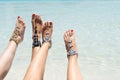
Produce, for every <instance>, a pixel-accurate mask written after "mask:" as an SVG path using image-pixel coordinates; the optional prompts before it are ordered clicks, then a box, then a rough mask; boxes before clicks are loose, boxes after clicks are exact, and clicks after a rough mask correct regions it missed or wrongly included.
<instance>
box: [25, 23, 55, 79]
mask: <svg viewBox="0 0 120 80" xmlns="http://www.w3.org/2000/svg"><path fill="white" fill-rule="evenodd" d="M52 31H53V24H52V23H51V22H46V23H45V24H44V26H43V31H42V39H43V44H42V46H41V48H40V49H39V51H38V53H37V54H36V56H35V57H34V58H33V60H32V62H31V64H30V65H29V67H28V70H27V72H26V75H25V77H24V80H43V76H44V70H45V63H46V59H47V55H48V50H49V48H50V47H51V37H52Z"/></svg>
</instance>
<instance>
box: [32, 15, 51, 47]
mask: <svg viewBox="0 0 120 80" xmlns="http://www.w3.org/2000/svg"><path fill="white" fill-rule="evenodd" d="M31 22H32V39H33V46H35V45H36V43H40V38H41V35H42V42H43V43H44V42H49V43H51V37H52V32H53V23H52V22H45V23H44V24H43V22H42V19H41V17H40V16H39V15H36V14H33V15H32V20H31ZM50 45H51V44H50ZM50 45H49V47H50ZM37 46H38V45H37Z"/></svg>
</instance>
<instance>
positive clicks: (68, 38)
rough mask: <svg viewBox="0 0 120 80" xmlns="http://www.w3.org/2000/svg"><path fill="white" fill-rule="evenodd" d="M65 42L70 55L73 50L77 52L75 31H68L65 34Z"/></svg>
mask: <svg viewBox="0 0 120 80" xmlns="http://www.w3.org/2000/svg"><path fill="white" fill-rule="evenodd" d="M64 42H65V46H66V50H67V52H68V53H69V51H70V50H71V49H72V50H74V51H77V45H76V39H75V32H74V30H68V31H66V32H65V33H64Z"/></svg>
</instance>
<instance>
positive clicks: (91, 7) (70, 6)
mask: <svg viewBox="0 0 120 80" xmlns="http://www.w3.org/2000/svg"><path fill="white" fill-rule="evenodd" d="M119 8H120V1H77V2H74V1H71V2H67V1H66V2H62V1H59V2H47V1H46V2H44V1H43V2H39V1H38V2H34V1H33V2H28V1H26V2H22V1H20V2H15V1H13V2H0V45H1V47H0V54H1V53H2V52H3V51H4V49H5V48H6V46H7V44H8V40H9V37H10V35H11V33H12V31H13V29H14V26H15V22H16V18H17V16H18V15H20V16H21V17H22V18H23V19H24V20H25V22H26V32H25V38H24V41H23V42H22V43H21V44H20V45H19V47H18V49H17V52H16V56H15V58H14V61H13V64H12V67H11V69H10V71H9V73H8V75H7V76H6V78H5V80H22V79H23V77H24V75H25V72H26V69H27V67H28V65H29V63H30V58H31V51H32V50H31V49H32V48H31V47H32V45H31V44H32V39H31V33H32V30H31V15H32V14H33V13H36V14H40V15H41V17H42V19H43V21H44V22H45V21H53V23H54V32H53V40H52V41H53V44H52V48H51V50H50V51H49V55H48V59H47V63H46V70H45V77H44V78H45V80H66V73H67V57H66V51H65V47H64V42H63V34H64V32H65V31H66V30H68V29H74V30H75V31H76V39H77V44H78V52H79V57H78V62H79V67H80V70H81V73H82V75H83V77H84V80H119V79H120V77H119V75H120V49H119V48H120V9H119Z"/></svg>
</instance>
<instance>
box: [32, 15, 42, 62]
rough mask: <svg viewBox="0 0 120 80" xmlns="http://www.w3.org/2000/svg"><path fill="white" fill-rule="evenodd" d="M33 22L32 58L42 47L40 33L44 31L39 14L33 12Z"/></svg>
mask: <svg viewBox="0 0 120 80" xmlns="http://www.w3.org/2000/svg"><path fill="white" fill-rule="evenodd" d="M31 23H32V39H33V44H32V58H31V60H32V59H33V58H34V57H35V55H36V54H37V53H38V50H39V49H40V47H41V42H40V36H41V35H40V33H41V32H42V20H41V17H40V16H39V15H36V14H33V15H32V20H31Z"/></svg>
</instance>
